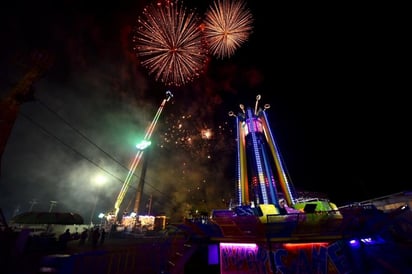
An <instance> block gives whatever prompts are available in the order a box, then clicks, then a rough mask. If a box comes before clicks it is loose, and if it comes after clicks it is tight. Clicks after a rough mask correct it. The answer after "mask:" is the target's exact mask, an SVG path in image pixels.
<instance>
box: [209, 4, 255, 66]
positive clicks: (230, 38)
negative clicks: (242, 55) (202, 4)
mask: <svg viewBox="0 0 412 274" xmlns="http://www.w3.org/2000/svg"><path fill="white" fill-rule="evenodd" d="M252 23H253V16H252V13H251V12H250V10H249V9H247V8H246V4H245V2H244V1H243V0H216V1H215V2H213V4H212V5H211V6H210V7H209V9H208V10H207V11H206V14H205V22H204V36H205V38H206V41H207V43H208V47H209V51H210V54H212V55H214V56H215V57H216V58H220V59H224V58H226V57H231V56H232V55H233V54H234V52H235V50H236V49H237V48H239V47H240V46H241V45H242V44H243V43H244V42H245V41H247V39H248V38H249V35H250V34H251V32H252V29H253V27H252Z"/></svg>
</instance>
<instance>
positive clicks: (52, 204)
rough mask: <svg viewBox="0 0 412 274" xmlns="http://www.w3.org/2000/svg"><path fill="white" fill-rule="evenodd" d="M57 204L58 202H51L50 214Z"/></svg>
mask: <svg viewBox="0 0 412 274" xmlns="http://www.w3.org/2000/svg"><path fill="white" fill-rule="evenodd" d="M56 204H57V201H50V208H49V212H52V210H53V207H54V206H55V205H56Z"/></svg>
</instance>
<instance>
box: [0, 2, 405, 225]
mask: <svg viewBox="0 0 412 274" xmlns="http://www.w3.org/2000/svg"><path fill="white" fill-rule="evenodd" d="M55 2H56V1H40V2H39V1H16V2H15V4H9V6H8V7H3V8H2V13H3V14H2V16H1V17H2V19H0V20H1V22H2V23H1V26H0V31H1V43H0V49H1V55H0V57H1V58H0V72H1V73H0V95H1V97H2V98H4V97H5V96H6V95H7V94H8V93H9V92H10V91H11V90H12V89H13V88H14V87H15V86H16V84H17V83H19V81H21V80H22V79H23V75H24V74H25V73H27V71H29V70H30V69H33V68H34V65H33V59H32V57H31V56H33V54H36V53H37V54H40V53H42V54H43V56H48V57H50V58H51V59H52V60H53V63H52V65H51V66H50V67H49V68H48V69H47V70H46V71H45V73H44V75H43V77H41V78H40V79H38V80H36V81H35V82H34V83H33V85H32V92H33V97H32V98H28V100H27V102H25V103H24V104H22V105H21V107H20V110H19V115H18V116H17V119H16V121H15V124H14V127H13V130H12V132H11V135H10V137H9V139H8V142H7V146H6V148H5V151H4V153H3V155H1V174H0V208H2V210H3V212H4V214H5V215H6V218H10V217H11V216H13V215H14V214H16V213H18V212H25V211H27V210H29V209H32V210H35V211H42V210H43V211H48V210H50V206H51V204H52V203H51V201H56V202H57V203H56V204H55V205H54V208H53V210H56V211H57V210H58V211H74V212H79V213H81V214H82V215H83V216H84V218H85V219H86V221H87V219H88V218H89V216H90V213H91V210H92V208H93V205H94V203H95V199H96V197H97V198H98V200H97V204H96V205H97V206H96V211H97V212H105V211H107V210H110V209H112V208H113V206H114V202H115V200H116V198H117V194H118V193H119V191H120V188H121V186H122V184H123V181H124V179H125V177H126V175H127V171H128V167H129V166H130V163H131V161H132V159H133V157H134V156H135V153H136V150H135V144H136V143H137V142H138V140H139V138H142V137H143V135H144V133H145V130H146V128H147V126H148V125H149V124H150V122H151V121H152V119H153V117H154V115H155V113H156V111H157V110H158V108H159V106H160V103H161V102H162V100H163V99H164V98H165V92H166V91H167V90H170V91H171V92H172V93H173V94H174V97H173V98H172V100H170V101H169V102H168V103H167V104H166V106H165V108H164V109H163V112H162V114H161V116H160V118H159V122H158V124H157V127H156V129H155V132H154V133H153V136H152V146H151V147H150V150H149V151H148V152H147V153H145V157H147V158H148V159H147V160H148V165H147V173H146V175H145V176H144V181H145V191H144V195H143V198H142V204H143V205H142V206H141V207H140V209H141V213H146V211H148V210H149V208H148V207H146V206H145V205H146V204H148V203H149V200H150V197H152V207H151V208H150V209H151V211H152V212H151V213H155V214H159V213H163V212H164V213H166V214H167V215H168V216H172V217H173V218H175V219H179V218H181V217H182V216H183V215H184V214H185V213H186V212H187V211H188V210H190V209H198V210H200V211H210V210H211V209H213V208H225V207H227V206H228V204H229V202H230V200H231V199H233V198H234V194H233V191H234V186H235V175H236V174H235V173H236V170H235V168H236V164H235V160H236V155H235V145H236V144H235V138H236V133H235V132H234V129H235V126H236V125H235V120H234V118H232V117H229V116H228V112H229V111H234V112H238V111H239V107H238V106H239V104H244V105H246V106H254V104H255V98H256V95H258V94H260V95H262V99H261V105H262V106H263V104H270V105H271V108H270V109H269V110H268V115H269V118H270V119H271V120H270V122H271V126H272V130H273V133H274V135H275V138H276V139H277V141H278V144H279V146H280V149H281V153H282V155H283V158H284V160H285V163H286V166H287V169H288V171H289V174H290V176H291V180H292V182H293V184H294V185H295V187H296V188H297V189H298V190H305V191H314V192H320V193H324V194H326V195H327V196H328V197H329V198H330V199H331V201H333V202H335V203H336V204H338V205H343V204H346V203H349V202H354V201H363V200H367V199H371V198H376V197H380V196H385V195H390V194H393V193H397V192H401V191H405V190H410V185H411V184H410V182H411V173H410V166H411V160H410V159H409V156H410V155H411V152H412V145H411V143H410V142H411V141H410V140H412V138H411V137H412V134H411V133H410V117H411V107H410V99H409V97H410V95H409V93H410V90H411V87H410V81H407V79H409V77H410V76H409V74H407V70H406V68H407V67H409V66H410V62H409V61H408V60H407V59H406V56H407V53H409V49H410V47H409V46H408V45H410V44H409V43H410V42H409V41H408V39H407V33H406V32H405V31H404V30H405V29H406V27H405V25H406V24H405V22H406V19H405V18H406V17H405V16H404V15H402V14H401V11H402V8H401V7H396V8H395V7H387V6H367V7H365V6H356V7H352V6H340V5H338V4H334V5H332V6H327V7H325V6H315V5H305V6H299V5H298V4H289V5H284V4H282V5H279V4H277V3H276V2H275V3H273V4H271V6H270V7H269V6H268V5H267V4H264V3H263V2H262V1H248V2H247V6H248V8H250V11H251V12H252V14H253V18H254V22H253V32H252V33H251V35H250V37H249V39H248V40H247V41H246V42H245V43H244V44H243V45H242V46H241V47H240V48H238V49H237V50H236V53H235V54H234V56H232V57H231V58H227V59H224V60H220V59H216V58H213V57H211V58H210V61H209V63H208V65H207V68H206V70H205V72H204V74H202V75H201V76H200V77H199V78H197V79H194V80H193V81H192V82H190V83H189V84H187V85H184V86H180V87H167V86H164V85H162V83H161V82H159V81H156V80H155V79H154V77H152V76H151V75H149V74H148V72H147V70H145V69H144V68H143V67H142V66H141V65H140V63H139V60H138V59H137V58H136V54H135V52H134V51H133V45H132V42H131V36H132V35H131V34H132V30H133V27H134V26H135V24H136V19H137V17H138V15H139V14H140V13H141V11H142V9H143V7H144V6H145V4H147V3H149V1H121V4H114V3H102V2H99V3H98V4H96V5H93V4H84V3H83V2H82V1H77V0H74V1H68V0H67V1H59V3H60V4H56V3H55ZM103 2H104V1H103ZM184 3H185V5H187V6H188V7H190V8H196V10H197V12H199V14H202V13H204V11H205V9H206V8H207V7H208V5H210V4H211V3H212V1H184ZM13 5H15V6H13ZM342 5H343V4H342ZM407 49H408V50H407ZM42 60H44V59H42ZM43 62H44V61H43ZM407 76H408V77H407ZM206 129H208V130H211V131H212V132H213V135H212V137H211V138H210V139H205V138H204V137H202V130H206ZM141 174H142V173H141V165H140V166H139V167H138V168H137V170H136V173H135V176H134V179H133V183H132V184H131V186H130V193H129V194H128V195H127V197H126V198H125V199H124V202H123V208H125V209H126V210H127V209H129V210H130V209H132V208H133V203H134V201H133V199H134V195H135V191H136V186H137V183H138V182H139V180H140V177H141ZM97 176H104V177H105V178H106V182H105V184H104V185H103V186H101V187H97V186H96V185H95V184H94V181H95V178H96V177H97ZM33 202H35V203H33Z"/></svg>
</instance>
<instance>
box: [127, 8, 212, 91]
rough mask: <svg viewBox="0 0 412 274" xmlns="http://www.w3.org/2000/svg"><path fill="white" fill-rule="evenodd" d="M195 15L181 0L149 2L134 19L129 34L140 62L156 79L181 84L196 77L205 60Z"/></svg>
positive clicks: (201, 70)
mask: <svg viewBox="0 0 412 274" xmlns="http://www.w3.org/2000/svg"><path fill="white" fill-rule="evenodd" d="M200 25H201V21H200V18H199V17H198V16H197V14H196V13H195V12H193V11H189V10H187V9H186V8H185V7H183V5H182V4H181V2H179V1H178V0H176V1H168V0H161V1H157V2H156V3H152V4H149V5H148V6H146V7H145V8H144V10H143V13H142V16H140V17H139V18H138V21H137V27H136V31H135V32H134V35H133V43H134V50H135V52H136V55H137V57H138V59H139V60H140V63H141V64H142V66H144V67H145V68H146V69H147V70H148V71H149V74H150V75H154V76H155V79H156V81H161V82H163V83H164V84H165V85H167V86H182V85H184V84H186V83H188V82H191V81H192V80H193V79H195V78H197V77H199V75H200V74H201V73H202V72H203V68H204V66H205V63H206V61H207V50H206V49H205V47H204V42H203V38H202V37H203V36H202V32H201V29H200Z"/></svg>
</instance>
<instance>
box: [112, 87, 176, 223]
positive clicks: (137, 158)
mask: <svg viewBox="0 0 412 274" xmlns="http://www.w3.org/2000/svg"><path fill="white" fill-rule="evenodd" d="M172 97H173V94H172V93H171V92H170V91H166V97H165V98H164V99H163V101H162V103H161V104H160V107H159V108H158V110H157V112H156V115H155V116H154V118H153V120H152V122H151V124H150V126H149V127H148V129H147V131H146V134H145V136H144V139H143V141H145V142H150V137H151V136H152V134H153V131H154V129H155V127H156V124H157V121H158V120H159V117H160V114H161V113H162V111H163V108H164V106H165V105H166V102H168V101H169V100H170V99H171V98H172ZM137 149H138V150H137V153H136V156H135V157H134V159H133V162H132V164H131V166H130V169H129V173H128V174H127V176H126V179H125V180H124V182H123V186H122V188H121V189H120V192H119V194H118V196H117V199H116V202H115V204H114V217H115V218H117V214H118V213H119V210H120V205H121V204H122V202H123V199H124V197H125V195H126V193H127V191H128V189H129V186H130V181H131V178H132V176H133V174H134V172H135V170H136V168H137V166H138V165H139V163H140V160H141V159H142V156H143V152H144V148H141V147H138V148H137Z"/></svg>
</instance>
